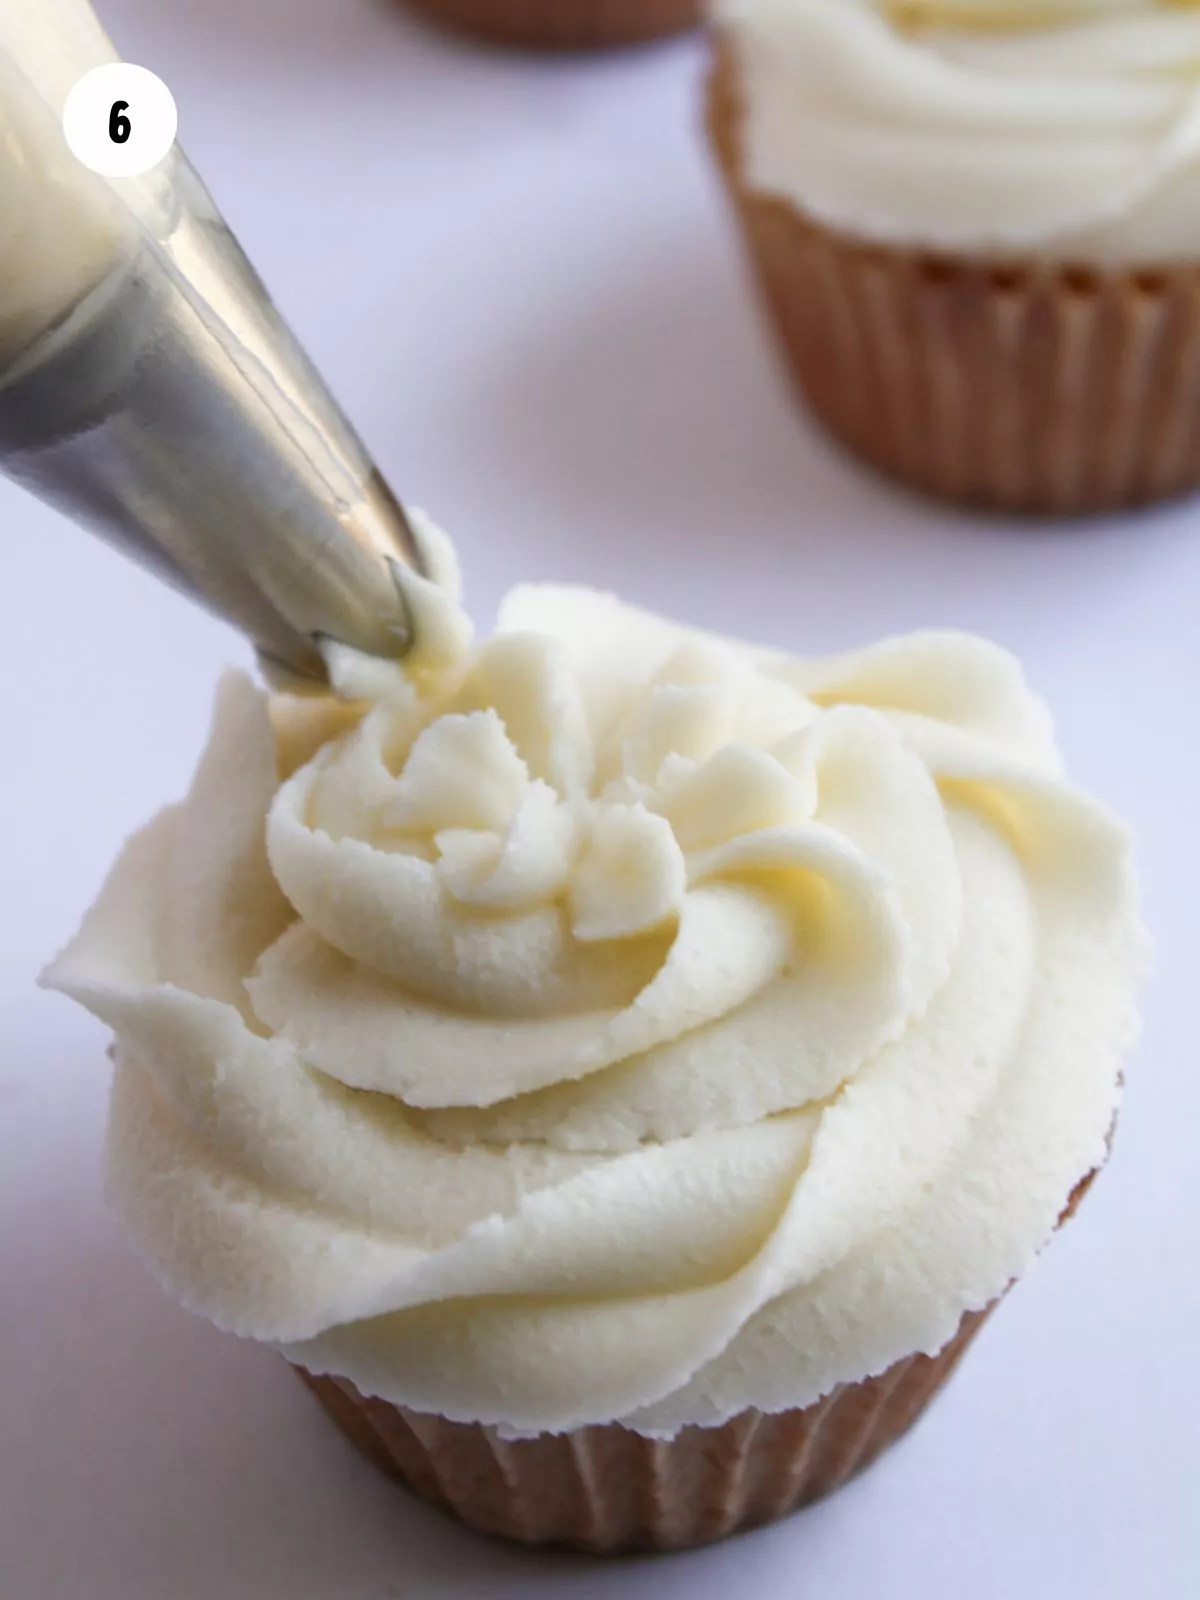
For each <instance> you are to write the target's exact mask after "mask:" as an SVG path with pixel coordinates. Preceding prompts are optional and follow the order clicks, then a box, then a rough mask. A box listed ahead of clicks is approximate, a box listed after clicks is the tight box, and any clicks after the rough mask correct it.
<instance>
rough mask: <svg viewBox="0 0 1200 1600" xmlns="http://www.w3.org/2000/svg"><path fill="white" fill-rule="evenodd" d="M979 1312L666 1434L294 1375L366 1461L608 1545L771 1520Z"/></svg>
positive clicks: (544, 1535)
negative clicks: (501, 1429)
mask: <svg viewBox="0 0 1200 1600" xmlns="http://www.w3.org/2000/svg"><path fill="white" fill-rule="evenodd" d="M986 1315H987V1312H977V1313H976V1314H975V1315H973V1316H968V1317H965V1318H964V1319H963V1322H962V1324H961V1326H960V1328H959V1330H958V1333H957V1334H956V1335H955V1337H954V1338H953V1339H952V1340H951V1341H950V1343H949V1344H948V1345H947V1346H946V1347H945V1349H944V1350H942V1351H941V1352H940V1354H938V1355H936V1356H932V1357H930V1356H909V1357H908V1358H907V1359H906V1360H904V1361H898V1362H897V1363H896V1365H895V1366H893V1367H890V1368H889V1369H888V1370H887V1371H886V1372H885V1373H883V1374H882V1376H880V1377H877V1378H869V1379H866V1380H865V1381H864V1382H862V1383H850V1384H843V1385H842V1386H841V1387H840V1388H838V1389H835V1390H834V1391H833V1392H832V1394H829V1395H826V1397H825V1398H824V1399H823V1400H819V1401H818V1402H817V1403H816V1405H812V1406H808V1407H806V1408H805V1409H804V1410H802V1411H782V1412H779V1413H778V1414H776V1415H768V1414H765V1413H763V1412H761V1411H745V1412H742V1414H741V1415H740V1416H737V1417H734V1418H733V1419H732V1420H731V1421H729V1422H727V1423H725V1425H724V1426H723V1427H719V1428H696V1427H692V1428H684V1429H683V1431H682V1432H681V1433H679V1434H677V1435H676V1436H675V1438H673V1439H670V1440H660V1439H647V1438H644V1437H643V1436H642V1435H641V1434H637V1433H632V1432H631V1431H630V1430H629V1429H628V1428H623V1427H621V1426H619V1425H618V1424H616V1423H609V1424H608V1425H607V1426H604V1427H594V1428H578V1429H576V1430H575V1431H574V1432H573V1433H564V1434H549V1433H547V1434H539V1435H538V1436H537V1437H536V1438H532V1439H514V1440H505V1439H502V1438H501V1437H500V1436H499V1434H498V1433H497V1431H496V1429H495V1428H489V1427H484V1426H482V1425H480V1424H479V1423H461V1422H447V1421H445V1420H444V1419H443V1418H441V1417H434V1416H429V1415H424V1414H419V1413H417V1412H413V1411H408V1410H406V1409H405V1408H404V1407H403V1406H393V1405H389V1404H388V1403H387V1402H386V1401H382V1400H369V1399H365V1398H364V1397H363V1396H362V1395H360V1394H359V1393H358V1391H357V1390H356V1389H355V1388H354V1387H353V1386H352V1385H351V1384H349V1383H346V1382H345V1381H344V1380H342V1379H338V1378H315V1377H313V1376H312V1375H311V1374H310V1373H302V1374H301V1376H302V1377H303V1378H304V1379H305V1380H306V1382H307V1383H308V1384H309V1386H310V1387H311V1388H312V1390H313V1392H314V1393H315V1394H316V1396H317V1398H318V1399H319V1400H320V1401H321V1404H322V1405H323V1406H324V1407H325V1409H326V1410H327V1411H328V1412H329V1413H330V1415H331V1416H332V1417H333V1418H334V1420H335V1421H336V1422H337V1423H339V1424H340V1426H341V1427H342V1429H343V1430H344V1432H345V1433H347V1434H348V1435H349V1437H350V1438H351V1439H352V1440H353V1441H354V1443H355V1444H357V1445H358V1446H359V1448H360V1449H361V1450H363V1451H364V1452H365V1453H366V1454H367V1455H368V1456H370V1458H371V1459H372V1460H373V1461H374V1462H376V1463H377V1464H378V1465H379V1466H381V1467H383V1468H384V1469H385V1470H386V1471H388V1472H390V1473H392V1474H393V1475H394V1476H395V1477H398V1478H399V1479H401V1481H402V1482H403V1483H405V1484H406V1485H407V1486H408V1487H409V1488H410V1489H412V1490H413V1491H414V1492H415V1493H416V1494H418V1495H420V1497H421V1498H422V1500H428V1501H429V1502H430V1503H431V1504H433V1505H436V1506H439V1507H441V1508H442V1509H443V1510H446V1511H449V1512H451V1513H452V1514H453V1515H454V1516H456V1517H458V1518H459V1520H460V1521H462V1522H465V1523H467V1524H468V1525H469V1526H471V1527H473V1528H478V1529H479V1530H480V1531H481V1532H483V1533H492V1534H498V1535H500V1536H501V1537H503V1538H506V1539H514V1540H517V1541H519V1542H520V1543H522V1544H557V1545H570V1546H573V1547H574V1548H576V1549H580V1550H591V1551H595V1552H597V1553H603V1554H606V1555H616V1554H619V1553H621V1552H622V1551H629V1550H680V1549H686V1548H687V1547H688V1546H691V1545H699V1544H707V1543H709V1542H711V1541H712V1540H714V1539H721V1538H723V1537H724V1536H725V1535H726V1534H731V1533H737V1532H739V1531H740V1530H741V1529H743V1528H752V1527H755V1526H757V1525H758V1524H759V1523H763V1522H771V1521H773V1520H774V1519H775V1518H776V1517H781V1516H784V1515H785V1514H786V1513H787V1512H789V1511H794V1510H796V1509H797V1508H798V1507H800V1506H803V1505H807V1504H808V1502H809V1501H811V1500H816V1499H818V1498H819V1497H820V1496H821V1495H826V1494H829V1493H830V1492H831V1490H833V1489H836V1488H838V1486H839V1485H840V1484H843V1483H845V1482H846V1480H847V1479H848V1478H850V1477H852V1476H853V1475H854V1474H855V1473H856V1472H860V1471H861V1470H862V1468H863V1467H865V1466H868V1465H869V1464H870V1463H871V1462H872V1461H874V1459H875V1457H876V1456H877V1455H879V1453H880V1452H881V1451H882V1450H885V1449H886V1448H887V1446H888V1445H889V1444H891V1443H892V1442H893V1441H894V1440H895V1439H898V1438H899V1436H900V1435H901V1434H902V1433H903V1432H904V1431H905V1430H906V1429H907V1428H908V1427H909V1426H910V1425H911V1424H912V1423H913V1422H914V1421H915V1420H916V1418H917V1417H918V1416H919V1415H920V1413H921V1412H922V1411H923V1410H924V1409H925V1407H926V1406H927V1405H928V1403H929V1401H930V1400H931V1399H932V1398H933V1396H934V1395H935V1394H936V1393H937V1391H938V1390H939V1389H940V1388H941V1386H942V1384H943V1383H944V1382H945V1381H946V1379H947V1378H948V1377H949V1376H950V1374H951V1372H953V1370H954V1368H955V1367H956V1366H957V1364H958V1361H959V1358H960V1357H961V1356H962V1354H963V1352H964V1351H965V1350H966V1348H967V1345H968V1344H969V1343H970V1342H971V1340H972V1338H973V1337H974V1336H975V1333H976V1331H977V1330H978V1328H979V1326H980V1324H981V1323H982V1321H983V1319H984V1318H985V1317H986Z"/></svg>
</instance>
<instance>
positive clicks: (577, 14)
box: [408, 0, 700, 50]
mask: <svg viewBox="0 0 1200 1600" xmlns="http://www.w3.org/2000/svg"><path fill="white" fill-rule="evenodd" d="M408 3H409V5H410V6H411V8H412V9H413V10H415V11H419V12H422V13H423V14H424V15H426V16H428V17H432V18H433V19H434V20H435V21H436V22H439V23H442V24H443V25H444V26H446V27H449V28H455V29H458V30H459V31H461V32H463V33H470V34H474V35H475V37H476V38H479V39H485V40H489V41H491V42H492V43H494V44H506V45H515V46H518V47H520V48H523V49H528V50H597V49H600V50H603V49H610V48H613V47H616V46H620V45H633V44H646V43H649V42H650V41H651V40H652V39H661V38H665V37H666V35H668V34H671V33H681V32H682V31H683V30H684V29H685V28H692V27H695V25H696V23H697V22H698V21H699V18H700V0H408Z"/></svg>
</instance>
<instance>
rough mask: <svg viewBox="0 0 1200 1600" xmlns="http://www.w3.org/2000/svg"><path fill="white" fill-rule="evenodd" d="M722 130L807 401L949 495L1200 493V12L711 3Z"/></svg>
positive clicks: (1054, 499)
mask: <svg viewBox="0 0 1200 1600" xmlns="http://www.w3.org/2000/svg"><path fill="white" fill-rule="evenodd" d="M714 12H715V21H716V24H717V30H716V41H717V43H716V61H715V65H714V68H713V72H712V76H711V80H710V88H709V108H708V110H709V127H710V132H711V136H712V139H713V142H714V144H715V147H716V151H717V154H718V156H719V158H720V162H721V166H722V169H723V171H724V174H725V178H726V180H727V183H728V185H729V188H730V190H731V192H732V195H733V198H734V201H735V204H736V207H737V211H738V215H739V217H740V220H741V223H742V227H743V230H744V232H745V236H746V241H747V244H748V246H749V250H750V254H751V257H752V259H753V262H754V265H755V268H756V271H757V275H758V278H759V281H760V284H761V287H762V290H763V293H764V297H765V300H766V304H767V306H768V307H769V310H770V314H771V316H772V319H773V321H774V324H775V327H776V330H777V332H778V334H779V336H780V338H781V341H782V344H783V347H784V350H785V352H786V355H787V358H788V360H789V362H790V364H791V368H792V370H793V372H794V375H795V378H796V379H797V381H798V383H799V385H800V388H801V389H802V390H803V393H804V395H805V397H806V398H807V400H808V402H809V404H810V405H811V407H812V409H813V410H814V411H815V412H816V414H817V416H818V417H820V419H821V420H822V421H823V422H824V423H825V424H826V425H827V426H828V427H829V429H830V430H831V431H832V432H833V433H834V434H835V435H836V436H837V437H838V438H839V439H841V440H842V441H843V442H844V443H845V444H846V445H848V446H849V447H850V448H851V450H853V451H854V452H856V453H857V454H858V455H859V456H861V457H862V458H863V459H864V460H866V461H868V462H870V463H871V464H872V465H874V466H876V467H879V468H881V469H882V470H884V471H885V472H888V473H891V474H894V475H895V476H896V477H898V478H901V479H904V480H905V481H906V482H908V483H910V484H912V485H914V486H915V487H917V488H919V489H922V490H925V491H928V492H929V493H931V494H935V495H941V496H945V497H946V498H948V499H952V500H957V501H965V502H970V503H974V504H978V505H981V506H993V507H1002V508H1008V509H1013V510H1022V511H1031V512H1061V513H1074V512H1092V511H1104V510H1109V509H1114V508H1117V507H1120V506H1125V505H1132V504H1136V503H1139V502H1145V501H1152V500H1157V499H1160V498H1163V497H1167V496H1171V495H1175V494H1179V493H1181V492H1183V491H1185V490H1190V489H1193V488H1194V487H1196V486H1197V484H1198V483H1200V11H1197V10H1196V8H1195V7H1191V6H1182V5H1178V4H1171V3H1167V0H895V3H891V4H889V3H888V0H715V6H714Z"/></svg>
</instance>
